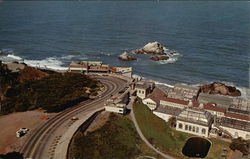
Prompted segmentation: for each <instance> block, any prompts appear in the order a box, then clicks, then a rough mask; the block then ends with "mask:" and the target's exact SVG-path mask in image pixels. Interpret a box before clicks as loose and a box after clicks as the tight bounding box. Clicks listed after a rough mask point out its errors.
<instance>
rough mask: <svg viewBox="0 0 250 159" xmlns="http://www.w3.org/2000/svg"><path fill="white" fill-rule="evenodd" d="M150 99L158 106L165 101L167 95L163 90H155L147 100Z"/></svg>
mask: <svg viewBox="0 0 250 159" xmlns="http://www.w3.org/2000/svg"><path fill="white" fill-rule="evenodd" d="M148 98H150V99H152V100H153V101H155V102H156V103H157V104H159V103H160V100H164V99H165V98H167V93H166V92H164V91H163V90H161V89H160V88H155V89H154V90H153V92H152V93H151V94H150V95H148V96H147V98H146V99H148Z"/></svg>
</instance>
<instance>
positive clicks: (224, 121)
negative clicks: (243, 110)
mask: <svg viewBox="0 0 250 159" xmlns="http://www.w3.org/2000/svg"><path fill="white" fill-rule="evenodd" d="M214 125H215V127H218V128H219V129H223V130H225V131H226V132H227V133H229V135H230V136H232V137H233V138H238V137H242V138H243V139H245V140H249V139H250V122H247V121H243V120H242V121H241V120H236V119H233V118H227V117H222V118H217V119H216V121H215V124H214Z"/></svg>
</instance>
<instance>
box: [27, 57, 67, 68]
mask: <svg viewBox="0 0 250 159" xmlns="http://www.w3.org/2000/svg"><path fill="white" fill-rule="evenodd" d="M24 63H26V64H27V65H29V66H32V67H39V68H45V69H52V70H57V71H64V70H67V67H64V66H63V62H62V61H60V60H59V59H58V58H55V57H48V58H46V59H43V60H24Z"/></svg>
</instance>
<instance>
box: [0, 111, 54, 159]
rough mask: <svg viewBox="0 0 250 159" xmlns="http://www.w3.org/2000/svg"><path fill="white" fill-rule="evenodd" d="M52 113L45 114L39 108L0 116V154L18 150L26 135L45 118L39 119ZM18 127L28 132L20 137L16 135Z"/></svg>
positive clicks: (43, 121)
mask: <svg viewBox="0 0 250 159" xmlns="http://www.w3.org/2000/svg"><path fill="white" fill-rule="evenodd" d="M53 115H54V114H49V115H48V114H47V113H44V112H42V111H39V110H34V111H27V112H18V113H12V114H9V115H3V116H0V127H1V129H0V154H5V153H7V152H12V151H18V150H19V149H20V147H21V145H22V144H23V143H24V142H25V140H26V139H27V136H29V135H30V134H31V132H32V131H34V129H35V128H37V127H38V126H39V125H40V124H42V123H45V122H46V120H44V119H40V117H42V116H48V117H51V116H53ZM20 128H28V129H29V131H28V133H27V134H26V135H25V136H23V137H21V138H17V137H16V131H17V130H19V129H20Z"/></svg>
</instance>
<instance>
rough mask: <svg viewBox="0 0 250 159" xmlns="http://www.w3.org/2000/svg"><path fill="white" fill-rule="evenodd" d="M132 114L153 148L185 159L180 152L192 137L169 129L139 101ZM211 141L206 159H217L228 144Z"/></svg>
mask: <svg viewBox="0 0 250 159" xmlns="http://www.w3.org/2000/svg"><path fill="white" fill-rule="evenodd" d="M134 113H135V116H136V120H137V122H138V124H139V126H140V128H141V131H142V133H143V134H144V136H145V137H146V138H147V139H148V140H149V141H150V142H151V143H152V144H153V145H154V146H155V147H158V148H160V149H161V150H162V151H164V152H166V153H168V154H170V155H172V156H174V157H177V158H187V157H185V156H184V155H182V153H181V150H182V147H183V146H184V144H185V141H186V140H187V139H188V138H189V137H191V136H193V135H191V134H187V133H183V132H179V131H176V130H175V129H173V128H170V127H169V126H168V124H167V123H166V122H165V121H163V120H162V119H160V118H158V117H157V116H155V115H154V114H153V113H152V111H151V110H150V109H149V108H148V107H147V106H145V105H144V104H143V103H141V101H138V102H137V103H135V104H134ZM211 141H212V142H213V144H212V146H211V148H210V151H209V153H208V156H207V157H206V158H207V159H215V158H219V155H220V153H221V150H222V147H227V148H228V145H229V144H228V143H226V142H223V141H219V140H216V139H211Z"/></svg>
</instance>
